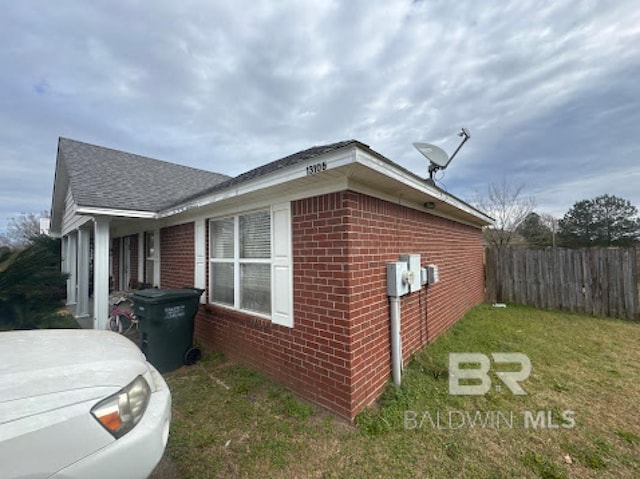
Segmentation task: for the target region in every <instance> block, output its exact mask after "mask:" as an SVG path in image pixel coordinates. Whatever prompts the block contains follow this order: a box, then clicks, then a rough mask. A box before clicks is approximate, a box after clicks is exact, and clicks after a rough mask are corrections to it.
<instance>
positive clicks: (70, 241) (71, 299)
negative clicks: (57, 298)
mask: <svg viewBox="0 0 640 479" xmlns="http://www.w3.org/2000/svg"><path fill="white" fill-rule="evenodd" d="M77 264H78V242H77V236H76V233H75V232H73V233H69V234H68V235H67V252H66V261H65V269H66V272H67V273H69V278H68V279H67V304H76V301H77V299H76V298H77V295H76V291H77V288H78V276H77Z"/></svg>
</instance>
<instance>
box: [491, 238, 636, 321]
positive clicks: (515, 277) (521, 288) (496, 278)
mask: <svg viewBox="0 0 640 479" xmlns="http://www.w3.org/2000/svg"><path fill="white" fill-rule="evenodd" d="M638 259H640V258H638V255H637V252H636V249H635V248H588V249H580V250H572V249H564V248H547V249H544V250H533V249H516V248H502V249H495V248H487V249H486V250H485V262H486V292H487V300H488V301H490V302H511V303H520V304H527V305H529V306H533V307H536V308H548V309H562V310H565V311H575V312H581V313H586V314H593V315H596V316H610V317H615V318H626V319H638V316H639V309H638V270H639V269H640V268H639V266H638V263H637V261H638Z"/></svg>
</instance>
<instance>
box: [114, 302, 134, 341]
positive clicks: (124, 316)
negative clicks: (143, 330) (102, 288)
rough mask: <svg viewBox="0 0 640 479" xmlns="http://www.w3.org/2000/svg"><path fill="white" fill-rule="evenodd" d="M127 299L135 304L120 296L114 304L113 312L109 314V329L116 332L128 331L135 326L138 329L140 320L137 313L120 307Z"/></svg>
mask: <svg viewBox="0 0 640 479" xmlns="http://www.w3.org/2000/svg"><path fill="white" fill-rule="evenodd" d="M125 301H128V302H129V303H131V304H133V303H132V302H131V300H129V299H127V298H125V297H121V298H118V300H117V301H116V302H115V303H114V304H113V307H112V308H111V314H110V315H109V329H111V331H114V332H116V333H121V334H124V333H128V332H129V331H131V328H133V327H134V326H135V328H136V329H138V323H139V320H138V318H137V317H136V315H135V314H134V313H133V312H131V311H127V310H126V309H122V308H119V307H118V306H119V305H120V304H122V303H124V302H125Z"/></svg>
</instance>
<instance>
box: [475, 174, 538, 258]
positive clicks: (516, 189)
mask: <svg viewBox="0 0 640 479" xmlns="http://www.w3.org/2000/svg"><path fill="white" fill-rule="evenodd" d="M523 189H524V185H519V186H513V185H511V184H509V183H508V182H507V180H506V179H503V180H502V181H501V182H500V183H491V184H490V185H489V186H488V188H487V191H486V194H479V195H477V199H476V201H475V203H476V206H477V207H478V208H479V209H481V210H483V211H484V212H486V213H487V214H488V215H489V216H491V217H492V218H493V219H494V220H495V222H494V225H493V226H488V227H486V228H485V229H484V237H485V242H486V243H487V244H488V245H490V246H492V247H495V248H504V247H506V246H509V245H510V244H512V242H513V240H514V238H515V235H516V228H517V227H518V226H519V225H520V224H521V223H522V222H523V221H524V219H525V218H526V217H527V215H529V213H531V212H532V211H533V208H534V207H535V198H534V197H533V196H531V195H525V194H524V193H523Z"/></svg>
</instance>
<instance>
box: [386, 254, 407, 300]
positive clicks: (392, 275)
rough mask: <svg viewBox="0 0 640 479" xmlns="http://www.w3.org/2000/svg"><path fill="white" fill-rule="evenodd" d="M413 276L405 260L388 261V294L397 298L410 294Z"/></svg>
mask: <svg viewBox="0 0 640 479" xmlns="http://www.w3.org/2000/svg"><path fill="white" fill-rule="evenodd" d="M411 276H412V275H411V274H410V273H409V268H408V266H407V263H406V262H405V261H396V262H394V263H387V295H388V296H392V297H394V298H397V297H400V296H404V295H405V294H409V282H410V281H409V280H410V279H413V278H411Z"/></svg>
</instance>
